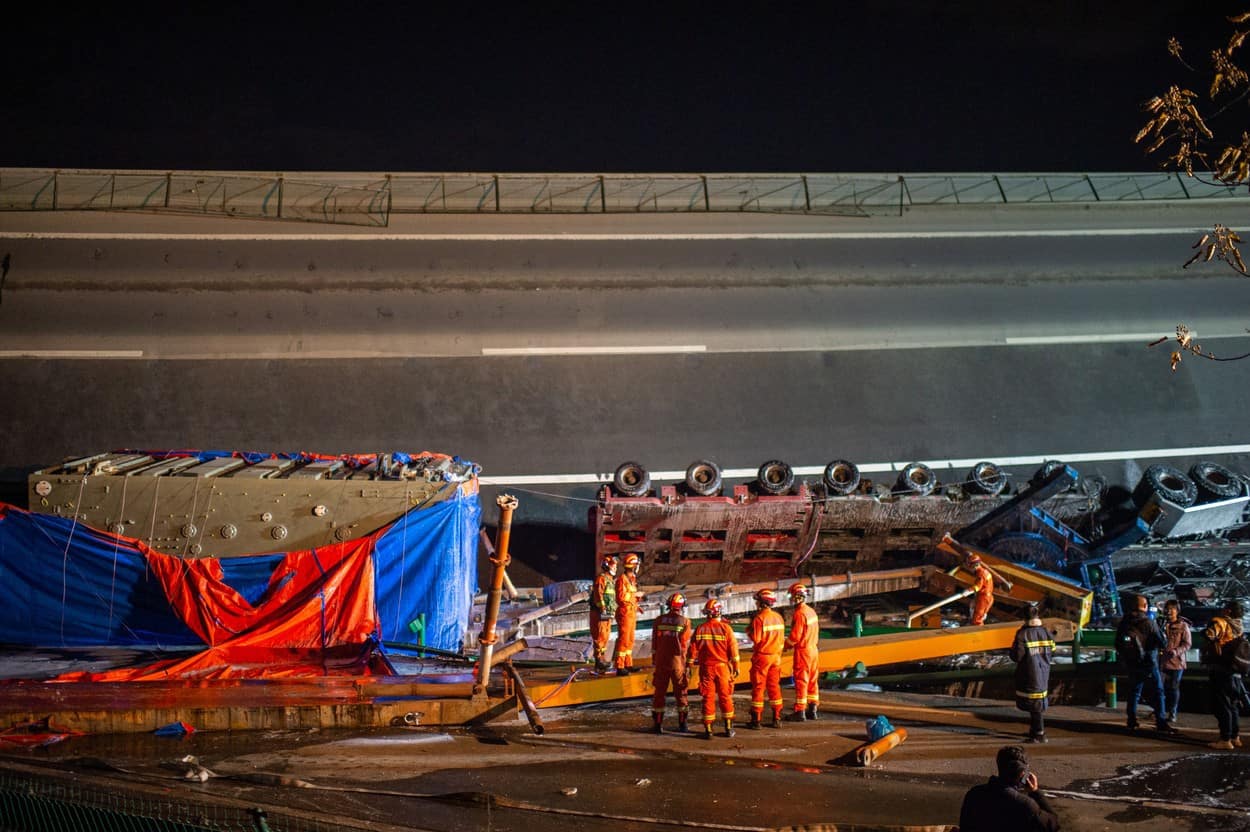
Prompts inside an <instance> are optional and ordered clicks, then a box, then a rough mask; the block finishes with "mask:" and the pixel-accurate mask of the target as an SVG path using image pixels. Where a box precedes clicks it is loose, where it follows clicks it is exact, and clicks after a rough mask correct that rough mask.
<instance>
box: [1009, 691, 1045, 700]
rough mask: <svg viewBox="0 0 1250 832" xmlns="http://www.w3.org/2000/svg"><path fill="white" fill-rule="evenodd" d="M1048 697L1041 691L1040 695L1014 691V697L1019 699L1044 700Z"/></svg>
mask: <svg viewBox="0 0 1250 832" xmlns="http://www.w3.org/2000/svg"><path fill="white" fill-rule="evenodd" d="M1048 695H1049V694H1048V692H1047V691H1041V692H1040V693H1025V692H1024V691H1022V690H1018V691H1016V696H1018V697H1020V698H1021V699H1045V698H1046V697H1047V696H1048Z"/></svg>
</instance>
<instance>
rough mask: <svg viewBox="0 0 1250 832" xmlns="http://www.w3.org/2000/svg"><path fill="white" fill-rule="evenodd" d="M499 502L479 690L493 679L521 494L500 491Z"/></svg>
mask: <svg viewBox="0 0 1250 832" xmlns="http://www.w3.org/2000/svg"><path fill="white" fill-rule="evenodd" d="M495 502H496V503H498V504H499V535H498V538H497V540H498V542H497V543H496V544H495V555H494V557H492V558H491V559H490V562H491V565H492V567H493V568H492V569H491V581H490V594H489V595H487V597H486V620H485V621H483V622H482V632H481V635H479V636H478V639H477V641H478V644H480V645H482V651H481V654H480V655H479V656H478V660H477V682H476V684H475V685H474V689H475V690H476V691H483V690H485V689H486V683H487V682H488V681H489V680H490V666H491V659H492V658H493V653H494V652H495V642H496V641H498V640H499V635H498V634H497V633H496V632H495V625H496V624H497V623H498V622H499V602H500V599H501V598H502V596H503V579H504V570H506V569H507V568H508V564H509V563H511V562H512V556H511V555H509V554H508V542H509V541H510V540H511V538H512V512H514V511H515V510H516V507H517V505H518V503H517V498H516V497H513V496H512V495H511V494H500V495H499V496H498V497H497V498H496V500H495Z"/></svg>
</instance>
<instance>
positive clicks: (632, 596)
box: [612, 569, 638, 670]
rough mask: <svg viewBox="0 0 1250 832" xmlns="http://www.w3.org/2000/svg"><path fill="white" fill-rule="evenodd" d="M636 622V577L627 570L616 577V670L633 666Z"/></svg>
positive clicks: (614, 655) (614, 656) (613, 657)
mask: <svg viewBox="0 0 1250 832" xmlns="http://www.w3.org/2000/svg"><path fill="white" fill-rule="evenodd" d="M637 620H638V576H637V575H635V574H634V573H633V572H631V571H629V570H628V569H625V570H622V571H621V574H619V575H617V576H616V652H615V653H614V654H613V656H612V664H614V665H616V669H617V670H620V669H621V668H622V667H633V666H634V624H635V622H637Z"/></svg>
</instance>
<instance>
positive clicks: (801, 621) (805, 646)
mask: <svg viewBox="0 0 1250 832" xmlns="http://www.w3.org/2000/svg"><path fill="white" fill-rule="evenodd" d="M786 646H787V647H792V648H794V710H795V711H805V710H806V709H807V706H808V704H809V703H811V704H813V705H815V704H819V703H820V687H819V686H818V684H817V683H818V677H819V676H820V619H819V618H818V617H817V616H816V611H815V610H814V609H812V608H811V607H809V606H808V605H807V604H806V603H802V602H800V603H798V604H795V606H794V615H793V616H792V617H791V618H790V637H789V638H788V639H786Z"/></svg>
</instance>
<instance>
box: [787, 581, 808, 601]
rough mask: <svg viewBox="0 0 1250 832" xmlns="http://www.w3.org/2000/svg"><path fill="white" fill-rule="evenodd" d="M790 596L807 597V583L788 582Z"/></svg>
mask: <svg viewBox="0 0 1250 832" xmlns="http://www.w3.org/2000/svg"><path fill="white" fill-rule="evenodd" d="M790 597H792V598H793V597H800V598H806V597H807V584H790Z"/></svg>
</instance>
